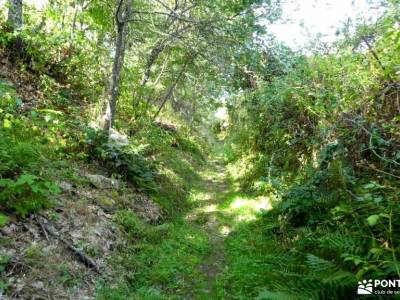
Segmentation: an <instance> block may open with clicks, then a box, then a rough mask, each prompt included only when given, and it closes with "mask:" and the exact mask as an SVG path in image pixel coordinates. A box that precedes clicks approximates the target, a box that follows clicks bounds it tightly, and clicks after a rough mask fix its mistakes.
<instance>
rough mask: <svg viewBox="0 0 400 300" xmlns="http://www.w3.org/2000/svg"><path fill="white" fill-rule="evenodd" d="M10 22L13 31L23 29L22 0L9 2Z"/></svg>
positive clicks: (9, 0) (8, 21) (10, 0)
mask: <svg viewBox="0 0 400 300" xmlns="http://www.w3.org/2000/svg"><path fill="white" fill-rule="evenodd" d="M8 5H9V7H8V20H7V23H8V24H9V26H10V27H11V28H12V29H13V30H18V29H20V28H21V27H22V0H8Z"/></svg>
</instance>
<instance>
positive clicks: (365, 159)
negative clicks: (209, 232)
mask: <svg viewBox="0 0 400 300" xmlns="http://www.w3.org/2000/svg"><path fill="white" fill-rule="evenodd" d="M395 15H396V16H398V8H396V7H394V6H393V7H392V10H390V11H388V12H387V13H386V15H385V16H384V17H382V18H381V19H380V20H379V21H378V22H377V24H376V25H374V26H370V27H368V26H366V25H362V26H359V27H358V30H357V33H356V34H355V36H354V37H353V38H349V36H347V38H346V39H345V40H343V41H340V42H338V44H337V45H336V47H337V48H334V49H332V50H335V51H336V50H337V51H336V52H331V53H332V54H331V53H328V54H325V55H323V54H320V53H316V54H314V55H310V56H308V57H304V56H301V55H297V56H294V57H293V58H292V67H291V69H290V71H289V72H286V71H284V72H282V73H281V74H277V75H274V76H273V77H272V78H270V80H269V81H268V82H260V83H259V86H258V87H257V88H255V87H253V88H247V89H244V90H243V91H241V92H240V93H237V94H236V95H235V98H234V99H233V100H232V101H230V102H229V103H228V109H229V114H230V120H229V121H230V123H231V125H230V128H228V133H229V136H228V143H227V145H226V146H225V153H226V154H225V155H226V159H227V161H228V162H230V164H231V167H230V169H231V170H237V169H239V168H240V167H239V166H242V167H241V168H240V169H242V170H243V171H242V172H241V174H240V176H239V180H240V181H241V185H242V188H244V189H251V188H252V187H254V186H256V185H259V182H264V183H268V185H269V188H268V189H267V190H265V189H264V190H262V189H261V190H259V193H271V188H272V190H273V191H274V192H275V194H276V195H277V196H278V199H279V201H278V202H277V203H276V204H275V205H274V208H273V209H272V211H270V212H268V213H265V214H264V215H263V216H261V217H260V218H259V220H258V221H257V222H255V223H254V224H249V225H248V226H243V228H240V229H238V230H237V232H236V233H235V234H233V235H232V236H231V237H230V238H229V239H228V247H229V249H231V250H230V251H231V253H230V257H231V258H230V259H231V262H230V265H231V267H232V269H230V270H229V271H227V273H226V274H224V276H222V278H221V285H222V286H221V297H229V296H231V295H235V296H237V295H239V298H240V297H243V298H246V297H251V298H252V297H255V298H257V297H258V299H303V298H304V299H329V298H332V299H333V298H335V299H339V298H340V299H343V298H349V297H350V298H351V297H353V296H354V286H355V284H356V281H357V280H360V279H363V278H392V277H398V276H399V275H400V274H399V264H398V261H397V257H398V256H399V254H400V252H399V250H400V249H399V245H398V242H397V241H398V240H399V239H400V236H399V232H398V231H396V230H394V228H395V227H393V226H396V225H394V224H397V222H398V221H397V220H395V218H393V216H395V215H399V214H400V210H399V207H398V205H397V204H396V203H397V201H398V194H399V192H400V190H399V187H398V184H397V182H398V178H399V175H400V173H399V172H400V168H399V165H400V164H399V160H398V153H399V150H400V148H399V147H400V139H399V135H398V134H397V133H395V132H398V131H399V124H398V122H397V121H396V120H397V115H398V113H399V112H398V109H396V108H395V107H394V106H393V104H394V103H393V102H392V100H393V99H394V98H393V97H398V95H399V88H398V85H397V83H395V82H397V81H398V70H397V69H396V67H395V66H396V65H398V64H399V57H398V36H399V31H398V24H397V22H398V21H395V20H394V19H393V16H395ZM394 24H397V25H394ZM396 26H397V27H396ZM393 28H396V29H393ZM367 32H368V34H367ZM366 39H367V42H368V41H369V43H368V45H366V42H365V40H366ZM363 45H365V46H366V47H363ZM351 47H353V48H351ZM333 53H335V54H333ZM383 62H384V63H383ZM243 163H245V164H246V166H247V168H243ZM397 226H398V225H397ZM250 239H251V241H250ZM271 239H272V240H271ZM256 261H257V264H255V263H254V262H256ZM242 278H244V280H243V281H242ZM238 281H239V282H238ZM232 282H238V283H237V284H236V283H235V284H230V283H232ZM224 289H225V291H224Z"/></svg>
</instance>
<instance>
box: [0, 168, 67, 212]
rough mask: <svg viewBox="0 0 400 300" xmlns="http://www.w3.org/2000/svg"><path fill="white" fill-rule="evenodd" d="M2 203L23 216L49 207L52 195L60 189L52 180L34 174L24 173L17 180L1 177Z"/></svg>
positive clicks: (0, 197) (0, 191)
mask: <svg viewBox="0 0 400 300" xmlns="http://www.w3.org/2000/svg"><path fill="white" fill-rule="evenodd" d="M0 188H1V190H0V203H1V205H2V206H5V207H7V208H11V209H13V210H15V211H16V213H17V214H18V215H20V216H22V217H25V216H26V215H27V214H29V213H31V212H34V211H37V210H39V209H40V208H43V207H49V206H50V204H51V197H52V196H54V195H57V194H58V193H59V192H60V190H59V188H58V186H57V185H55V184H54V183H53V182H51V181H46V180H42V179H40V178H38V177H37V176H34V175H32V174H23V175H21V176H20V177H18V179H17V180H11V179H0Z"/></svg>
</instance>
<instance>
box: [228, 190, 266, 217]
mask: <svg viewBox="0 0 400 300" xmlns="http://www.w3.org/2000/svg"><path fill="white" fill-rule="evenodd" d="M271 202H272V199H271V197H270V196H259V197H254V198H248V197H244V196H237V197H236V198H234V199H233V201H232V202H231V203H230V205H229V207H227V208H226V211H227V212H229V213H231V214H233V215H234V220H235V221H236V222H246V221H251V220H254V219H255V218H256V215H257V213H258V212H260V211H261V210H269V209H271V208H272V205H271Z"/></svg>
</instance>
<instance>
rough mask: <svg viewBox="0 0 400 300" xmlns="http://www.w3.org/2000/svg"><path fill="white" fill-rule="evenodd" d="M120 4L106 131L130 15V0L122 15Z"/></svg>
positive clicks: (116, 92)
mask: <svg viewBox="0 0 400 300" xmlns="http://www.w3.org/2000/svg"><path fill="white" fill-rule="evenodd" d="M122 5H123V0H120V2H119V4H118V9H117V13H116V23H117V40H116V47H115V54H114V63H113V69H112V75H111V91H110V98H109V101H108V105H107V111H106V115H105V122H104V130H105V131H106V132H107V133H108V132H109V131H110V129H111V128H112V127H113V126H114V122H115V115H116V111H117V100H118V95H119V86H120V79H121V71H122V67H123V65H124V57H125V30H126V27H127V25H128V22H129V17H130V15H131V10H132V0H127V1H126V7H125V12H124V13H123V14H122V16H120V13H119V10H120V9H121V7H122Z"/></svg>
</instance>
